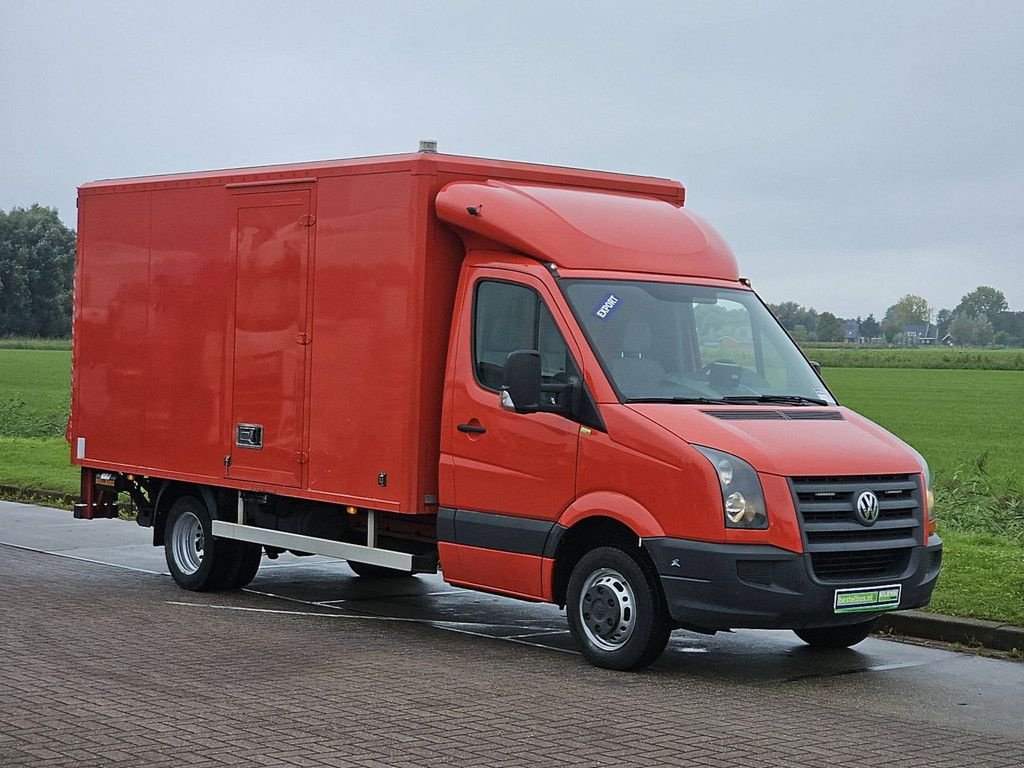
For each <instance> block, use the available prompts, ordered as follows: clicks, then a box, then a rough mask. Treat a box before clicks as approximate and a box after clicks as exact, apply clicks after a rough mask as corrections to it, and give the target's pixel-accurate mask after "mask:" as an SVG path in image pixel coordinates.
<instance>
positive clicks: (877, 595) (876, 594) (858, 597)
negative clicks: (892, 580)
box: [834, 584, 903, 613]
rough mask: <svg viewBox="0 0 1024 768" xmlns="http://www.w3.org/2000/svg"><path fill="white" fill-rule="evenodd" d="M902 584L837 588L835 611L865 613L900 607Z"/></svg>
mask: <svg viewBox="0 0 1024 768" xmlns="http://www.w3.org/2000/svg"><path fill="white" fill-rule="evenodd" d="M902 590H903V585H902V584H889V585H888V586H885V587H855V588H854V589H837V590H836V597H835V604H834V610H835V613H865V612H868V611H891V610H893V609H894V608H899V607H900V593H901V592H902Z"/></svg>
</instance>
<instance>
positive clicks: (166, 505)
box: [153, 480, 219, 547]
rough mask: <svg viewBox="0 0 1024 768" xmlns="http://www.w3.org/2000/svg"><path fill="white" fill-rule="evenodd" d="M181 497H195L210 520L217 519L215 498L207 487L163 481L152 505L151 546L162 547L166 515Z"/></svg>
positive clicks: (211, 490) (176, 481) (177, 481)
mask: <svg viewBox="0 0 1024 768" xmlns="http://www.w3.org/2000/svg"><path fill="white" fill-rule="evenodd" d="M182 496H196V497H198V498H199V499H200V500H201V501H202V502H203V503H204V504H205V505H206V509H207V511H208V512H209V513H210V518H211V519H214V520H216V519H217V516H218V515H217V510H218V508H219V507H218V504H217V497H216V496H215V495H214V493H213V489H211V488H210V487H209V486H207V485H199V484H196V483H184V482H181V481H179V480H164V481H163V483H162V484H161V485H160V490H158V491H157V494H156V501H155V502H154V503H153V546H154V547H162V546H163V545H164V535H165V533H166V529H167V513H168V512H169V511H170V509H171V506H173V504H174V502H176V501H177V500H178V499H180V498H181V497H182Z"/></svg>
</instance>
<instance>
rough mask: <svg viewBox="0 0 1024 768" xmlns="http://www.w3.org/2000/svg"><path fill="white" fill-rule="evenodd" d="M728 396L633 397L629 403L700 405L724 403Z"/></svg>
mask: <svg viewBox="0 0 1024 768" xmlns="http://www.w3.org/2000/svg"><path fill="white" fill-rule="evenodd" d="M727 399H728V398H723V399H721V400H716V399H714V398H711V397H631V398H629V399H628V400H626V402H627V403H698V404H700V405H724V404H725V403H726V402H727Z"/></svg>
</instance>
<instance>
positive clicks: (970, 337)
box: [0, 205, 1024, 347]
mask: <svg viewBox="0 0 1024 768" xmlns="http://www.w3.org/2000/svg"><path fill="white" fill-rule="evenodd" d="M74 268H75V231H74V230H73V229H70V228H68V227H66V226H64V223H63V222H61V220H60V218H59V217H58V216H57V210H56V209H55V208H48V207H45V206H40V205H33V206H32V207H30V208H13V209H12V210H11V211H10V212H5V211H3V210H0V337H9V336H30V337H41V338H66V337H67V336H68V335H70V333H71V290H72V280H73V276H74ZM768 306H769V307H770V308H771V310H772V312H773V313H775V316H776V317H777V318H778V319H779V321H780V322H781V323H782V325H783V326H784V327H785V328H786V329H787V330H788V331H789V332H790V333H791V334H792V335H793V338H794V339H796V340H797V341H828V342H831V341H847V340H852V341H860V340H864V341H868V342H871V341H876V342H881V341H884V343H887V344H901V343H906V344H913V343H919V342H920V340H921V339H922V338H924V339H927V340H928V341H927V342H926V343H953V344H957V345H959V346H988V345H991V344H997V345H1001V346H1007V347H1024V312H1011V311H1009V306H1008V305H1007V303H1006V296H1005V295H1003V292H1002V291H1000V290H997V289H996V288H992V287H990V286H987V285H979V286H978V287H977V288H975V289H974V290H973V291H971V292H970V293H967V294H965V295H964V296H963V298H961V299H960V303H959V304H957V306H956V307H954V308H953V309H940V310H939V311H938V312H934V310H933V309H932V307H931V306H930V305H929V304H928V302H927V301H926V300H925V299H924V298H922V297H921V296H916V295H914V294H907V295H906V296H904V297H903V298H901V299H900V300H899V301H897V302H896V303H895V304H893V305H892V306H891V307H889V308H888V309H887V310H886V312H885V315H884V316H883V317H882V319H881V320H878V319H876V318H875V316H874V315H873V314H869V315H868V316H867V317H865V318H862V317H856V318H842V317H837V316H836V315H834V314H832V313H831V312H818V311H817V310H815V309H814V308H813V307H810V308H808V307H803V306H801V305H799V304H797V303H796V302H795V301H784V302H782V303H781V304H769V305H768Z"/></svg>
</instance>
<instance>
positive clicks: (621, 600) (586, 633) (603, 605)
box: [566, 547, 671, 670]
mask: <svg viewBox="0 0 1024 768" xmlns="http://www.w3.org/2000/svg"><path fill="white" fill-rule="evenodd" d="M566 617H567V618H568V621H569V629H570V630H572V634H573V636H574V637H575V638H576V640H577V642H579V644H580V646H581V648H582V651H583V655H584V656H585V657H586V658H587V660H588V661H590V662H591V663H592V664H595V665H597V666H599V667H604V668H606V669H618V670H628V669H641V668H642V667H646V666H647V665H648V664H650V663H651V662H653V661H654V660H655V659H657V658H658V657H659V656H660V655H661V652H662V651H664V650H665V646H666V645H667V644H668V637H669V633H670V632H671V627H670V626H669V622H668V617H667V613H666V611H665V608H664V601H663V600H662V597H661V585H660V584H659V583H658V581H657V577H656V576H655V575H654V574H652V573H651V571H650V570H649V569H648V568H647V567H646V565H645V563H644V562H643V561H642V560H641V559H640V556H639V554H633V553H632V552H628V551H626V550H623V549H618V548H616V547H598V548H597V549H593V550H591V551H590V552H588V553H587V554H585V555H584V556H583V557H582V558H580V561H579V562H578V563H577V564H576V567H575V568H574V569H573V572H572V575H571V576H570V577H569V586H568V593H567V602H566Z"/></svg>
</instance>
